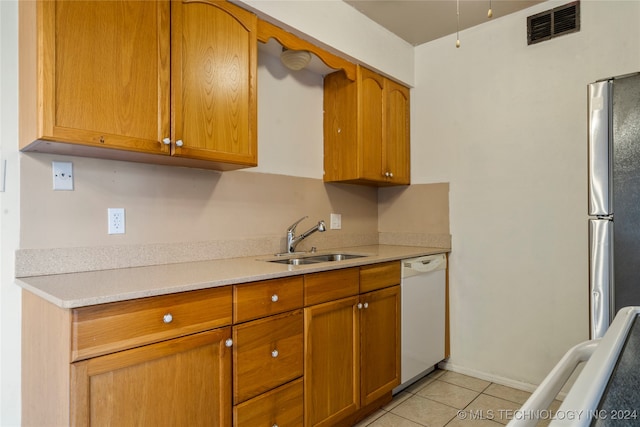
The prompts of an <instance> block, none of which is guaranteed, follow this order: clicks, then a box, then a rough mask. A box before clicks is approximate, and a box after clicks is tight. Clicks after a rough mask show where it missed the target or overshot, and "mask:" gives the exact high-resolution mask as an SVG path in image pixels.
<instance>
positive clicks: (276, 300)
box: [271, 294, 280, 302]
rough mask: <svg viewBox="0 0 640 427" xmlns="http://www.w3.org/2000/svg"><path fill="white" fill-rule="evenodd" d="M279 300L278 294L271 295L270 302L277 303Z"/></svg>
mask: <svg viewBox="0 0 640 427" xmlns="http://www.w3.org/2000/svg"><path fill="white" fill-rule="evenodd" d="M279 299H280V298H278V294H273V295H271V301H272V302H278V300H279Z"/></svg>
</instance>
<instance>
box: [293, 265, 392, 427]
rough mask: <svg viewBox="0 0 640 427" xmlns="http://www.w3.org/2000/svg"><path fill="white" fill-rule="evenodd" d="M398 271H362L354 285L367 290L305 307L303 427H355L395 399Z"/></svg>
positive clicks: (386, 268) (378, 267)
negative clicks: (360, 420) (369, 414)
mask: <svg viewBox="0 0 640 427" xmlns="http://www.w3.org/2000/svg"><path fill="white" fill-rule="evenodd" d="M399 267H400V263H399V262H393V263H385V264H379V265H374V266H368V267H362V268H361V269H360V271H359V276H357V277H356V282H357V281H358V277H359V285H360V289H361V290H362V289H366V290H370V291H369V292H365V293H362V294H359V295H354V296H352V297H347V298H342V299H339V300H335V301H329V302H323V303H320V304H316V305H312V306H308V307H306V308H305V309H304V323H305V369H304V378H305V395H304V399H305V404H304V408H305V424H304V425H305V426H307V427H311V426H313V427H324V426H349V425H353V424H354V423H355V422H356V421H357V420H359V419H361V418H363V417H364V416H366V415H367V414H368V413H370V412H372V411H373V410H375V409H377V408H378V407H380V406H382V404H384V403H385V400H387V401H388V400H391V392H392V390H393V389H394V388H395V387H396V386H398V385H399V384H400V285H399V283H400V268H399ZM346 272H347V270H345V273H346ZM321 274H322V273H319V275H314V281H313V283H314V284H315V283H317V282H318V281H319V280H320V279H322V277H323V276H320V275H321ZM331 274H335V273H331ZM326 277H327V278H329V277H330V276H326ZM332 279H333V280H335V279H336V278H335V277H332ZM340 279H341V281H342V282H344V283H347V284H348V283H350V282H351V281H352V280H349V278H348V276H342V277H341V278H340ZM327 288H330V286H327ZM371 289H376V290H371Z"/></svg>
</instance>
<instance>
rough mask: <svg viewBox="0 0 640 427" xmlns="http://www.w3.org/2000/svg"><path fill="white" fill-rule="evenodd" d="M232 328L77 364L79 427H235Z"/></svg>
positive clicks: (74, 407)
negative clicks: (233, 423)
mask: <svg viewBox="0 0 640 427" xmlns="http://www.w3.org/2000/svg"><path fill="white" fill-rule="evenodd" d="M230 337H231V328H230V327H226V328H221V329H216V330H213V331H208V332H202V333H199V334H195V335H190V336H186V337H182V338H176V339H173V340H169V341H163V342H160V343H156V344H151V345H147V346H143V347H138V348H134V349H131V350H126V351H121V352H117V353H113V354H108V355H106V356H100V357H94V358H92V359H88V360H85V361H81V362H76V363H73V364H72V367H71V383H72V384H71V385H72V390H73V392H72V396H71V413H72V414H71V418H72V423H73V424H74V425H76V426H103V425H104V426H161V425H165V426H212V425H216V426H230V425H231V410H230V408H231V349H230V348H227V347H226V346H225V341H226V340H227V339H228V338H230Z"/></svg>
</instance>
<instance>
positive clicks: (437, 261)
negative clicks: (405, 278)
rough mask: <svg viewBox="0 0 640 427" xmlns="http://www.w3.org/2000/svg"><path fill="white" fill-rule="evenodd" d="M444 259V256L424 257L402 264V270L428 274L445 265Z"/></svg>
mask: <svg viewBox="0 0 640 427" xmlns="http://www.w3.org/2000/svg"><path fill="white" fill-rule="evenodd" d="M446 259H447V258H446V257H445V256H444V255H439V256H434V257H425V258H422V259H420V258H418V259H412V260H407V261H404V262H403V263H402V266H403V268H405V269H409V270H414V271H416V272H419V273H428V272H430V271H434V270H438V269H439V268H441V267H443V266H444V265H445V264H446Z"/></svg>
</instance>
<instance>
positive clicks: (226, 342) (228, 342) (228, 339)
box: [224, 338, 233, 347]
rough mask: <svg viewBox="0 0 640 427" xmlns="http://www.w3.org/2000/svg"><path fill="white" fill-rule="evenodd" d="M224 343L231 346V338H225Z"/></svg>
mask: <svg viewBox="0 0 640 427" xmlns="http://www.w3.org/2000/svg"><path fill="white" fill-rule="evenodd" d="M224 345H225V346H227V347H231V346H232V345H233V340H232V339H231V338H227V340H226V341H225V342H224Z"/></svg>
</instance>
